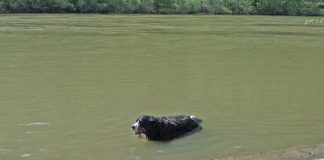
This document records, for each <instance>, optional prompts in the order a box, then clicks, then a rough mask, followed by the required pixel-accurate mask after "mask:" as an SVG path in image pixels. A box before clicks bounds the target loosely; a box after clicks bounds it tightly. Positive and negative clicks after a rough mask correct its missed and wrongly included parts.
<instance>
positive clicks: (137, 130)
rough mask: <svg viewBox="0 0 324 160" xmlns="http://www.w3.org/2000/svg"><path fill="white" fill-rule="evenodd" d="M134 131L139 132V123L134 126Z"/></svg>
mask: <svg viewBox="0 0 324 160" xmlns="http://www.w3.org/2000/svg"><path fill="white" fill-rule="evenodd" d="M132 129H133V130H134V131H135V132H139V123H138V122H136V123H134V124H133V125H132Z"/></svg>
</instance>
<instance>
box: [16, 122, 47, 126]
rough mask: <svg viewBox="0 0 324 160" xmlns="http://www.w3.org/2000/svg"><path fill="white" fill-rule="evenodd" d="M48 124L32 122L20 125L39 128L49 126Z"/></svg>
mask: <svg viewBox="0 0 324 160" xmlns="http://www.w3.org/2000/svg"><path fill="white" fill-rule="evenodd" d="M49 124H50V123H48V122H31V123H26V124H20V125H21V126H37V125H49Z"/></svg>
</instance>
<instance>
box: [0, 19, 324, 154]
mask: <svg viewBox="0 0 324 160" xmlns="http://www.w3.org/2000/svg"><path fill="white" fill-rule="evenodd" d="M27 18H28V19H27ZM30 20H32V22H33V23H31V22H30ZM303 21H304V18H303V17H249V16H239V17H235V16H230V17H227V16H117V15H116V16H103V15H0V26H1V25H2V26H5V27H2V28H4V29H0V53H1V54H0V87H1V91H0V121H1V123H0V128H1V132H0V159H6V160H16V159H21V158H25V159H33V160H44V159H48V160H56V159H69V160H83V159H118V160H123V159H125V160H127V159H136V160H148V159H155V160H162V159H163V160H164V159H187V160H191V159H192V160H196V159H202V160H206V159H213V158H218V157H224V156H228V155H237V154H250V153H255V152H260V151H267V150H273V149H278V148H286V147H289V146H293V145H299V144H313V143H320V142H323V141H324V134H323V133H324V128H323V126H322V124H323V123H324V118H323V113H324V108H323V105H324V100H323V98H322V97H324V91H323V88H324V84H323V82H324V74H323V68H324V63H323V62H324V55H323V54H322V52H323V50H324V46H323V45H322V42H323V36H321V35H323V34H324V30H320V29H319V28H318V26H305V25H304V24H303ZM54 24H55V25H54ZM260 24H262V27H261V26H260ZM276 24H281V25H276ZM24 28H27V29H24ZM35 28H36V29H35ZM264 33H267V34H264ZM273 33H303V34H294V36H291V34H273ZM142 114H152V115H157V116H168V115H176V114H188V115H192V114H194V115H196V116H197V117H201V118H202V119H203V120H204V121H203V123H202V125H203V130H202V131H200V132H198V133H196V134H192V135H190V136H185V137H183V138H180V139H176V140H174V141H169V142H149V141H146V140H144V139H139V138H138V137H137V136H136V135H134V134H133V132H132V130H131V129H130V127H129V126H130V125H131V124H133V123H134V121H135V120H136V118H137V117H138V116H139V115H142Z"/></svg>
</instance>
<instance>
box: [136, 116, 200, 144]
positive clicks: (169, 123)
mask: <svg viewBox="0 0 324 160" xmlns="http://www.w3.org/2000/svg"><path fill="white" fill-rule="evenodd" d="M200 122H201V120H200V119H198V118H196V117H195V116H185V115H179V116H171V117H154V116H148V115H143V116H140V117H138V118H137V120H136V123H134V124H133V125H132V126H131V127H132V129H133V130H134V132H135V134H138V135H139V136H141V134H145V135H146V138H147V139H148V140H170V139H173V138H176V137H179V136H182V135H185V134H187V133H190V132H192V131H194V130H197V129H200V128H201V127H200V125H199V124H200Z"/></svg>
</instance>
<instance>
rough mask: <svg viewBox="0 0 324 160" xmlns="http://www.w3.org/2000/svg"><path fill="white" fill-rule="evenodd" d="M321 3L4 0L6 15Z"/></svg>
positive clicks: (290, 9) (285, 11) (214, 10)
mask: <svg viewBox="0 0 324 160" xmlns="http://www.w3.org/2000/svg"><path fill="white" fill-rule="evenodd" d="M321 2H323V1H321V0H0V12H2V13H156V14H243V15H319V14H320V12H321V11H320V7H319V6H320V4H321Z"/></svg>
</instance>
